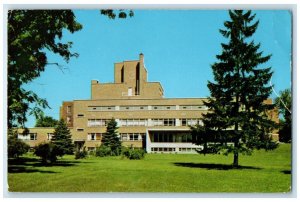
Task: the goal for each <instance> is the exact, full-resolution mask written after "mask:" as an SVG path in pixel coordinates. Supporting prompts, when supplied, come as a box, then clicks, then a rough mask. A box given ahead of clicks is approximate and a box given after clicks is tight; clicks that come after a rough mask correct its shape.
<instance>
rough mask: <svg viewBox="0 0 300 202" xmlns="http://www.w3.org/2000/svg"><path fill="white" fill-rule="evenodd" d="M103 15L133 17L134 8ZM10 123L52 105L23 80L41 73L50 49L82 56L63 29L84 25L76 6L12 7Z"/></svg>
mask: <svg viewBox="0 0 300 202" xmlns="http://www.w3.org/2000/svg"><path fill="white" fill-rule="evenodd" d="M100 12H101V14H102V15H106V16H108V17H109V18H110V19H114V18H115V17H116V16H118V17H119V18H126V17H127V16H130V17H132V16H133V12H132V11H125V10H119V11H115V10H110V9H106V10H101V11H100ZM7 22H8V23H7V24H8V26H7V30H8V43H7V44H8V64H7V66H8V77H7V80H8V89H7V90H8V93H7V95H8V103H7V104H8V109H7V114H8V115H7V117H8V127H9V128H11V127H16V126H24V123H25V122H26V120H27V118H26V115H27V113H29V114H31V115H35V116H36V117H38V116H39V115H40V114H41V113H42V109H43V108H47V107H49V105H48V102H47V100H46V99H43V98H40V97H39V96H38V95H37V94H36V93H34V92H33V91H30V90H26V89H25V88H24V87H23V84H27V83H30V82H31V81H32V80H34V79H35V78H37V77H39V76H40V74H41V72H43V71H44V70H45V68H46V66H47V65H50V64H52V65H57V66H58V67H60V65H59V64H58V63H57V62H55V61H48V59H47V54H46V51H50V52H52V53H55V54H58V55H59V56H61V57H62V58H63V59H64V60H65V61H66V62H68V61H69V60H70V59H71V58H72V57H78V54H77V53H72V52H71V50H70V49H71V47H72V44H73V42H70V41H69V42H64V41H63V40H62V37H63V32H64V31H69V32H71V33H74V32H77V31H79V30H81V29H82V25H81V24H80V23H79V22H77V21H76V17H75V15H74V12H73V11H72V10H9V11H8V21H7Z"/></svg>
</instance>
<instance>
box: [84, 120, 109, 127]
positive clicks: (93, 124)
mask: <svg viewBox="0 0 300 202" xmlns="http://www.w3.org/2000/svg"><path fill="white" fill-rule="evenodd" d="M108 122H109V119H88V123H87V125H88V127H97V126H106V125H107V123H108Z"/></svg>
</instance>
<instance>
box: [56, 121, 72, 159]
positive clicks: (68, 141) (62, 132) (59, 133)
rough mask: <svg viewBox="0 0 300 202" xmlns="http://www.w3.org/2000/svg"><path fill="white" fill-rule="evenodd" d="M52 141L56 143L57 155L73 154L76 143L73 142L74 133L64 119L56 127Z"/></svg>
mask: <svg viewBox="0 0 300 202" xmlns="http://www.w3.org/2000/svg"><path fill="white" fill-rule="evenodd" d="M51 143H52V144H54V145H55V151H56V154H57V156H63V155H64V154H73V151H74V144H73V142H72V135H71V132H70V130H69V128H68V127H67V125H66V123H65V121H64V120H63V119H61V120H60V121H59V122H58V124H57V126H56V127H55V131H54V133H53V137H52V139H51Z"/></svg>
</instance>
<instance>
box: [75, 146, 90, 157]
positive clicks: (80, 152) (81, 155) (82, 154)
mask: <svg viewBox="0 0 300 202" xmlns="http://www.w3.org/2000/svg"><path fill="white" fill-rule="evenodd" d="M87 154H88V152H87V151H86V150H85V147H84V148H83V150H82V151H76V152H75V159H83V158H85V157H86V156H87Z"/></svg>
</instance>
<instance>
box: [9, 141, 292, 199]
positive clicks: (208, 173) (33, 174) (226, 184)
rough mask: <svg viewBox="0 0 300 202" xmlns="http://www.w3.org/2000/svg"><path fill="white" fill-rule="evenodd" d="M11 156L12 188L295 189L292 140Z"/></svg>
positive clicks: (211, 190) (38, 190) (85, 190)
mask: <svg viewBox="0 0 300 202" xmlns="http://www.w3.org/2000/svg"><path fill="white" fill-rule="evenodd" d="M21 160H22V162H20V161H10V162H9V165H8V170H9V173H8V184H9V191H11V192H190V193H191V192H193V193H195V192H202V193H203V192H289V191H290V187H291V146H290V144H282V145H280V147H279V148H278V149H276V150H274V151H269V152H265V151H263V150H261V151H256V152H254V154H253V155H252V156H240V165H241V168H240V169H231V166H230V164H231V163H232V160H233V157H232V156H222V155H206V156H203V155H198V154H195V155H194V154H186V155H185V154H177V155H176V154H148V155H146V157H145V159H144V160H127V159H121V157H106V158H96V157H89V158H87V159H83V160H74V156H64V157H63V158H62V159H61V160H60V161H59V162H58V163H57V164H56V165H53V166H44V165H41V164H40V163H39V161H38V159H37V158H35V157H34V156H30V155H27V156H26V157H24V158H22V159H21Z"/></svg>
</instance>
